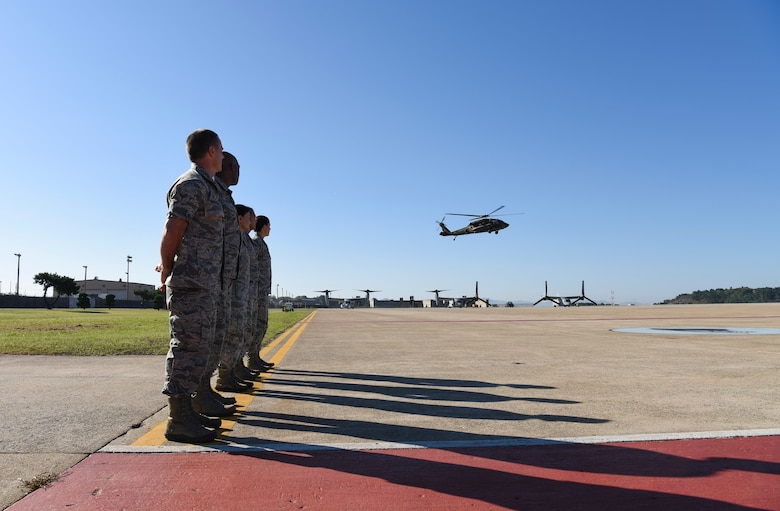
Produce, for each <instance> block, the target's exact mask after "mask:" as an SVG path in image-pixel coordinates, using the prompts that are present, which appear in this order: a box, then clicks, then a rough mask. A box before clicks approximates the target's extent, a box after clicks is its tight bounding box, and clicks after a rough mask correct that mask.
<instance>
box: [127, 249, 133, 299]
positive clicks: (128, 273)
mask: <svg viewBox="0 0 780 511" xmlns="http://www.w3.org/2000/svg"><path fill="white" fill-rule="evenodd" d="M132 262H133V256H127V282H125V286H126V288H127V290H126V291H125V300H130V263H132Z"/></svg>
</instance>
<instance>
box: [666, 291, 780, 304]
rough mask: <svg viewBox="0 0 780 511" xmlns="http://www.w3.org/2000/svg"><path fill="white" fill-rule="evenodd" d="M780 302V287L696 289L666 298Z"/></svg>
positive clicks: (688, 301)
mask: <svg viewBox="0 0 780 511" xmlns="http://www.w3.org/2000/svg"><path fill="white" fill-rule="evenodd" d="M770 302H780V287H761V288H757V289H753V288H750V287H737V288H729V289H710V290H708V291H694V292H693V293H685V294H681V295H677V297H676V298H673V299H671V300H664V301H663V302H661V304H662V305H667V304H697V303H770Z"/></svg>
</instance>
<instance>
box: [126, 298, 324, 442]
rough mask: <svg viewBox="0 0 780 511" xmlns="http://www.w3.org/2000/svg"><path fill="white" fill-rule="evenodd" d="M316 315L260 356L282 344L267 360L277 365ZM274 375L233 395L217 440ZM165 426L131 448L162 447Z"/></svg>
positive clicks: (274, 343) (153, 430)
mask: <svg viewBox="0 0 780 511" xmlns="http://www.w3.org/2000/svg"><path fill="white" fill-rule="evenodd" d="M316 314H317V311H314V312H312V313H311V314H309V315H308V316H306V317H305V318H303V319H302V320H301V321H300V322H298V323H297V324H296V325H295V326H293V327H292V328H290V329H288V330H287V331H285V332H284V333H283V334H282V335H280V336H279V337H278V338H276V339H274V341H273V342H272V343H270V344H269V345H268V346H266V347H265V348H263V349H262V350H260V356H261V357H265V356H267V355H268V353H270V352H271V351H272V350H273V349H274V348H275V347H276V346H278V345H279V344H280V343H282V342H284V344H283V345H282V346H281V348H279V349H278V350H277V351H276V353H274V355H273V357H272V358H271V359H270V360H269V362H273V363H274V364H275V365H276V366H278V365H279V363H280V362H281V361H282V359H284V357H285V355H287V352H288V351H290V348H292V346H293V344H295V341H297V340H298V337H300V336H301V333H303V331H304V330H305V329H306V327H307V326H309V323H311V320H312V318H314V316H315V315H316ZM273 373H274V370H273V369H272V370H271V371H269V372H268V374H264V375H262V376H261V377H260V381H255V382H254V385H253V388H252V390H253V392H252V393H251V394H248V393H243V392H239V393H237V394H236V395H235V398H236V406H237V408H238V410H237V412H236V414H235V415H232V416H231V417H229V418H223V419H222V425H221V426H220V428H219V429H220V432H219V436H217V439H219V438H220V437H222V436H223V435H224V434H225V432H228V431H232V430H233V427H235V425H236V422H238V419H239V416H240V415H241V413H242V412H243V411H244V410H246V409H247V408H249V405H250V404H251V403H252V401H253V400H254V398H255V391H259V390H260V389H262V388H263V382H264V381H265V380H267V379H268V378H270V377H271V375H272V374H273ZM166 425H167V420H165V421H163V422H161V423H159V424H157V425H156V426H154V427H153V428H152V429H150V430H149V431H148V432H147V433H146V434H144V435H143V436H142V437H140V438H138V439H137V440H136V441H135V442H133V443H131V444H130V445H131V446H145V447H149V446H157V445H163V444H165V442H167V441H168V440H167V439H166V438H165V427H166Z"/></svg>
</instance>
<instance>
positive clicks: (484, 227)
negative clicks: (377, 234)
mask: <svg viewBox="0 0 780 511" xmlns="http://www.w3.org/2000/svg"><path fill="white" fill-rule="evenodd" d="M503 207H504V206H501V207H500V208H496V209H494V210H493V211H491V212H490V213H488V214H487V215H467V214H464V213H446V214H445V215H444V217H446V216H447V215H453V216H470V217H473V218H474V220H472V221H471V222H469V225H467V226H466V227H463V228H461V229H457V230H454V231H451V230H449V229H448V228H447V226H446V225H444V218H442V219H441V221H440V222H438V224H439V227H441V232H440V233H439V235H441V236H453V239H455V238H457V237H458V236H462V235H464V234H477V233H480V232H494V233H496V234H498V231H500V230H501V229H506V228H507V227H509V224H508V223H506V222H504V221H503V220H499V219H498V218H492V217H491V216H490V215H492V214H493V213H495V212H496V211H498V210H500V209H502V208H503ZM514 214H515V215H522V213H514ZM499 216H506V215H499Z"/></svg>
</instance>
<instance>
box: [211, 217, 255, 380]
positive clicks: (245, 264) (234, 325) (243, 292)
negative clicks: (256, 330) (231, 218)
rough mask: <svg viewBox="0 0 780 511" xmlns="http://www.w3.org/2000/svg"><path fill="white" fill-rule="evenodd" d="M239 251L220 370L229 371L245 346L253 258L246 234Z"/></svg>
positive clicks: (242, 238)
mask: <svg viewBox="0 0 780 511" xmlns="http://www.w3.org/2000/svg"><path fill="white" fill-rule="evenodd" d="M240 240H241V249H240V252H239V254H240V258H239V263H238V278H237V279H236V281H235V283H234V284H233V290H232V294H231V306H230V314H231V315H230V322H229V324H228V331H227V336H225V344H224V346H223V347H222V355H221V356H220V360H219V367H220V369H224V370H227V371H230V370H232V369H233V367H234V366H235V365H236V363H238V361H239V360H240V359H241V357H242V356H243V355H244V349H245V348H244V347H245V346H246V341H245V340H246V336H247V334H248V332H249V330H248V329H247V314H248V313H249V282H250V275H249V272H250V265H251V263H250V261H251V259H252V258H254V248H253V247H252V243H251V240H250V239H249V236H248V235H247V234H246V233H243V232H242V233H241V237H240Z"/></svg>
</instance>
